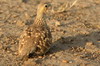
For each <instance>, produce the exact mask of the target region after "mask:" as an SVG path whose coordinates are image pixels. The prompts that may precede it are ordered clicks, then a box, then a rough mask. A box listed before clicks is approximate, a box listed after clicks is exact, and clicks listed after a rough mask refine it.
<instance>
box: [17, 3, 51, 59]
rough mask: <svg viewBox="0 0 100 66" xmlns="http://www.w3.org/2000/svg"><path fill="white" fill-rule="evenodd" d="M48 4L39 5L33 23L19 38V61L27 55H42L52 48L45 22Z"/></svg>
mask: <svg viewBox="0 0 100 66" xmlns="http://www.w3.org/2000/svg"><path fill="white" fill-rule="evenodd" d="M50 6H51V5H50V3H40V4H39V5H38V8H37V15H36V18H35V20H34V23H33V24H32V25H30V26H28V27H27V28H26V29H25V30H24V31H23V32H22V33H21V36H20V38H19V47H18V54H19V56H20V57H21V59H25V58H28V57H29V54H36V55H44V54H45V53H46V52H48V50H49V49H50V47H51V46H52V35H51V32H50V28H49V26H48V25H47V22H46V20H45V15H46V13H47V12H48V10H49V7H50Z"/></svg>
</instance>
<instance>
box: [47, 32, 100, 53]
mask: <svg viewBox="0 0 100 66" xmlns="http://www.w3.org/2000/svg"><path fill="white" fill-rule="evenodd" d="M99 37H100V31H96V32H92V33H90V34H85V35H76V36H70V37H67V36H66V37H64V38H63V37H61V38H60V39H58V40H57V41H55V42H54V43H53V44H54V46H53V47H52V48H51V49H50V51H49V52H48V53H49V54H53V53H56V52H60V51H65V50H68V49H70V48H71V47H83V48H84V47H85V45H86V43H87V42H93V43H94V44H97V45H98V44H100V43H99V42H98V41H100V38H99Z"/></svg>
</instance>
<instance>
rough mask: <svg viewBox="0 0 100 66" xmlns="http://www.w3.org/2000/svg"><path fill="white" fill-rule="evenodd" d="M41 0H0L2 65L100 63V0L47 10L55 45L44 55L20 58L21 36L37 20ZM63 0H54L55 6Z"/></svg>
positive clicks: (79, 65) (94, 65) (93, 65)
mask: <svg viewBox="0 0 100 66" xmlns="http://www.w3.org/2000/svg"><path fill="white" fill-rule="evenodd" d="M39 2H40V0H29V1H25V3H23V2H21V0H0V66H9V65H10V66H22V65H23V66H29V65H30V66H99V65H100V19H99V18H100V1H99V0H88V1H87V0H79V1H78V2H77V3H76V4H75V5H74V7H72V8H71V9H70V10H67V11H64V12H62V13H57V14H47V19H46V21H47V23H48V25H49V26H50V29H51V32H52V36H53V44H54V46H53V47H52V48H51V49H50V51H49V52H48V53H47V54H46V55H45V56H40V57H34V58H30V59H28V60H27V61H24V62H23V61H21V60H19V59H18V58H17V55H16V54H17V50H18V49H17V48H18V42H19V40H18V38H19V36H20V34H21V32H22V31H23V30H24V29H25V28H26V27H28V26H29V25H31V24H32V23H33V22H34V18H35V16H36V8H37V7H36V6H37V5H38V4H39ZM64 2H68V3H72V2H73V0H71V1H70V0H68V1H66V0H62V1H60V0H53V1H52V2H51V3H52V5H53V7H54V8H55V10H56V9H57V8H58V7H60V6H61V5H62V4H63V3H64Z"/></svg>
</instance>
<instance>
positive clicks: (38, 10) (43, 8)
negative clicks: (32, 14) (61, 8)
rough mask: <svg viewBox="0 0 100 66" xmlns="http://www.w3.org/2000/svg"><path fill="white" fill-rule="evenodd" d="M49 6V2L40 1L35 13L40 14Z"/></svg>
mask: <svg viewBox="0 0 100 66" xmlns="http://www.w3.org/2000/svg"><path fill="white" fill-rule="evenodd" d="M50 6H51V4H50V3H41V4H39V5H38V8H37V14H38V15H41V14H44V13H46V12H47V11H48V10H49V8H50Z"/></svg>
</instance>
